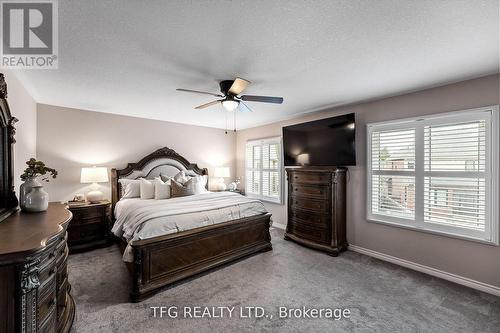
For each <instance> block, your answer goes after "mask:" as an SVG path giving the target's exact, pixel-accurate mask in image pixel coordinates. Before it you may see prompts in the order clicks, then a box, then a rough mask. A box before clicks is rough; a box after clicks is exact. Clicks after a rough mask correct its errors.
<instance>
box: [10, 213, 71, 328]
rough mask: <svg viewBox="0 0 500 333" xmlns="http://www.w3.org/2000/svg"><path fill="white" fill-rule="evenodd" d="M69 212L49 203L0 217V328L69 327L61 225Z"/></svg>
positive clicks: (63, 232) (64, 234)
mask: <svg viewBox="0 0 500 333" xmlns="http://www.w3.org/2000/svg"><path fill="white" fill-rule="evenodd" d="M70 220H71V212H69V211H68V210H67V209H66V208H65V206H64V205H62V204H60V203H50V204H49V208H48V210H47V211H46V212H42V213H21V212H16V213H15V214H12V215H11V216H9V217H8V218H7V219H5V220H4V221H3V222H2V223H0V286H1V287H0V332H69V330H70V329H71V325H72V324H73V318H74V315H75V304H74V302H73V298H72V297H71V295H70V293H69V292H70V284H69V282H68V273H67V268H66V266H67V259H68V246H67V244H66V241H67V233H66V227H67V226H68V223H69V221H70Z"/></svg>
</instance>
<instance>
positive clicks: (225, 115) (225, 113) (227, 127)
mask: <svg viewBox="0 0 500 333" xmlns="http://www.w3.org/2000/svg"><path fill="white" fill-rule="evenodd" d="M224 118H225V119H226V130H225V131H224V133H226V134H227V130H228V129H229V126H228V123H227V111H225V112H224Z"/></svg>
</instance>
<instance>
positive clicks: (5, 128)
mask: <svg viewBox="0 0 500 333" xmlns="http://www.w3.org/2000/svg"><path fill="white" fill-rule="evenodd" d="M16 122H17V119H16V118H14V117H12V115H11V114H10V109H9V104H8V103H7V83H5V78H4V75H3V74H2V73H0V222H1V221H2V220H4V219H6V218H7V217H8V216H9V215H10V214H12V213H14V212H15V211H16V210H17V204H18V202H17V198H16V194H15V191H14V143H15V142H16V140H15V139H14V134H15V133H16V129H15V128H14V124H15V123H16Z"/></svg>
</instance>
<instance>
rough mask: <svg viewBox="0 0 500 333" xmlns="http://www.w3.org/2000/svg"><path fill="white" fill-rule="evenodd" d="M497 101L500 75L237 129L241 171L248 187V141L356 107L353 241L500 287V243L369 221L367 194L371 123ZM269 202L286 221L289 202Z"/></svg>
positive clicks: (351, 193) (350, 190) (349, 201)
mask: <svg viewBox="0 0 500 333" xmlns="http://www.w3.org/2000/svg"><path fill="white" fill-rule="evenodd" d="M499 103H500V86H499V75H498V74H497V75H492V76H487V77H483V78H479V79H474V80H469V81H464V82H460V83H456V84H451V85H447V86H442V87H437V88H433V89H428V90H424V91H420V92H415V93H411V94H406V95H401V96H396V97H391V98H386V99H382V100H378V101H372V102H367V103H362V104H357V105H352V106H346V107H339V108H335V109H331V110H325V111H323V112H319V113H314V114H310V115H307V116H303V117H300V118H294V119H291V120H286V121H282V122H277V123H273V124H270V125H266V126H260V127H256V128H251V129H247V130H243V131H240V132H238V133H237V150H236V163H237V173H238V176H240V177H241V178H242V185H243V186H244V185H245V181H244V176H245V164H244V163H245V143H246V141H247V140H250V139H258V138H265V137H269V136H278V135H281V128H282V127H283V126H286V125H291V124H296V123H301V122H305V121H310V120H315V119H320V118H326V117H331V116H335V115H339V114H345V113H350V112H355V113H356V154H357V166H355V167H350V168H349V172H350V177H349V183H348V185H347V196H348V198H347V205H348V207H347V232H348V241H349V243H350V244H354V245H357V246H360V247H364V248H367V249H370V250H373V251H377V252H381V253H384V254H388V255H391V256H395V257H398V258H402V259H406V260H409V261H412V262H416V263H419V264H422V265H426V266H430V267H433V268H436V269H439V270H443V271H446V272H449V273H453V274H458V275H461V276H464V277H468V278H471V279H474V280H477V281H481V282H484V283H487V284H491V285H494V286H497V287H500V247H496V246H491V245H484V244H480V243H476V242H472V241H465V240H459V239H454V238H449V237H443V236H437V235H433V234H428V233H423V232H417V231H412V230H407V229H402V228H398V227H391V226H386V225H381V224H375V223H371V222H368V221H367V220H366V195H365V193H366V186H365V184H366V156H365V155H366V126H365V125H366V124H367V123H371V122H377V121H384V120H393V119H399V118H406V117H413V116H420V115H428V114H434V113H441V112H448V111H455V110H461V109H467V108H474V107H480V106H487V105H496V104H499ZM283 107H285V105H284V106H283ZM266 207H267V208H268V210H269V211H270V212H271V213H272V214H273V220H274V221H275V222H277V223H279V224H285V225H286V206H285V205H277V204H271V203H266Z"/></svg>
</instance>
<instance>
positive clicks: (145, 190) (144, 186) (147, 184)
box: [140, 178, 155, 200]
mask: <svg viewBox="0 0 500 333" xmlns="http://www.w3.org/2000/svg"><path fill="white" fill-rule="evenodd" d="M140 181H141V199H143V200H144V199H154V197H155V184H154V183H153V182H152V181H151V180H147V179H144V178H141V179H140Z"/></svg>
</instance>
